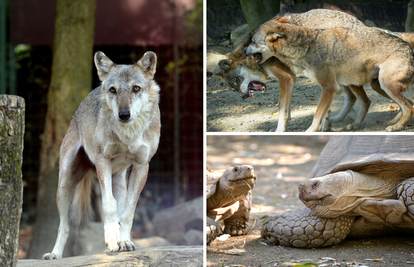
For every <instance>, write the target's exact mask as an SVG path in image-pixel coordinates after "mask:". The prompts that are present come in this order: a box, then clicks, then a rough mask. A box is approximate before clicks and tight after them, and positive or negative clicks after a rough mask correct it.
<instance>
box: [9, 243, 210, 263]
mask: <svg viewBox="0 0 414 267" xmlns="http://www.w3.org/2000/svg"><path fill="white" fill-rule="evenodd" d="M55 266H56V267H65V266H78V267H81V266H99V267H112V266H114V267H115V266H116V267H127V266H142V267H143V266H160V267H170V266H203V247H202V246H193V247H183V246H177V247H157V248H138V249H137V250H135V251H131V252H108V253H105V254H97V255H89V256H77V257H69V258H63V259H60V260H51V261H45V260H19V261H18V263H17V267H55Z"/></svg>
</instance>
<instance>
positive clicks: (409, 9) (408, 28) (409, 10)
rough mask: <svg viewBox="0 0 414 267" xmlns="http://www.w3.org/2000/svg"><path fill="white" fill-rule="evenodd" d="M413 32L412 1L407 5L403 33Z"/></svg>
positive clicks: (413, 12) (413, 10) (413, 8)
mask: <svg viewBox="0 0 414 267" xmlns="http://www.w3.org/2000/svg"><path fill="white" fill-rule="evenodd" d="M412 31H414V0H411V1H410V2H409V3H408V7H407V20H406V21H405V32H412Z"/></svg>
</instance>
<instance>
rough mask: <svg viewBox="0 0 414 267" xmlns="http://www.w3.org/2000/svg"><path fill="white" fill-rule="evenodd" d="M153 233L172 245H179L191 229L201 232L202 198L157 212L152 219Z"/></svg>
mask: <svg viewBox="0 0 414 267" xmlns="http://www.w3.org/2000/svg"><path fill="white" fill-rule="evenodd" d="M152 223H153V225H154V233H155V235H157V236H161V237H163V238H165V239H167V240H168V241H170V242H171V243H173V244H180V242H182V239H183V238H184V235H185V234H186V233H187V232H188V231H189V230H191V229H194V230H199V231H203V198H202V197H199V198H196V199H194V200H191V201H188V202H185V203H182V204H180V205H177V206H174V207H172V208H169V209H164V210H161V211H158V212H156V213H155V214H154V219H153V222H152ZM191 245H197V244H191Z"/></svg>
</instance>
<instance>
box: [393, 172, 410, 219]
mask: <svg viewBox="0 0 414 267" xmlns="http://www.w3.org/2000/svg"><path fill="white" fill-rule="evenodd" d="M397 194H398V199H399V200H401V201H402V202H404V205H405V206H406V207H407V214H408V216H410V218H411V219H414V177H412V178H409V179H407V180H404V181H403V182H401V183H400V184H399V185H398V189H397Z"/></svg>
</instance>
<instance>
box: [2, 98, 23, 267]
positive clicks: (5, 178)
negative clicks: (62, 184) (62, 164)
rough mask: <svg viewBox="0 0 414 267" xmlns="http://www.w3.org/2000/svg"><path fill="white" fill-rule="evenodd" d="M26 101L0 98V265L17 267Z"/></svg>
mask: <svg viewBox="0 0 414 267" xmlns="http://www.w3.org/2000/svg"><path fill="white" fill-rule="evenodd" d="M24 112H25V102H24V99H23V98H21V97H18V96H11V95H0V148H1V149H0V207H1V208H0V265H1V266H16V262H17V256H18V251H19V246H18V239H19V224H20V215H21V213H22V196H23V185H22V168H21V167H22V157H23V155H22V154H23V135H24Z"/></svg>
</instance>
